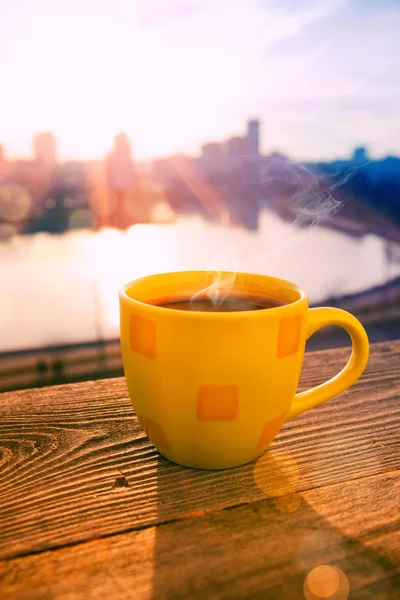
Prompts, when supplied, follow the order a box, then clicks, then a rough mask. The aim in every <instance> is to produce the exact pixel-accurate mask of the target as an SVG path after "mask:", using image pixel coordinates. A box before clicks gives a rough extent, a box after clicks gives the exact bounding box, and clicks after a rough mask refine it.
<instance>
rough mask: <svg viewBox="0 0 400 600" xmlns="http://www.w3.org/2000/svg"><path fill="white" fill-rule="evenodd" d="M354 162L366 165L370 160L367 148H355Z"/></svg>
mask: <svg viewBox="0 0 400 600" xmlns="http://www.w3.org/2000/svg"><path fill="white" fill-rule="evenodd" d="M352 162H353V163H355V164H356V165H365V164H366V163H367V162H369V156H368V152H367V149H366V148H362V147H360V148H355V150H354V152H353V157H352Z"/></svg>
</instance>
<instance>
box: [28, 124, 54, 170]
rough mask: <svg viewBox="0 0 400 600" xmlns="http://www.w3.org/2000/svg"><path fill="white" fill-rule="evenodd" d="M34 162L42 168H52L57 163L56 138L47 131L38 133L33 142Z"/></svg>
mask: <svg viewBox="0 0 400 600" xmlns="http://www.w3.org/2000/svg"><path fill="white" fill-rule="evenodd" d="M33 145H34V154H35V160H36V161H37V162H39V163H41V164H42V165H43V166H46V167H52V166H54V165H55V164H56V162H57V149H56V138H55V137H54V135H53V134H52V133H51V132H49V131H44V132H42V133H38V134H36V136H35V139H34V142H33Z"/></svg>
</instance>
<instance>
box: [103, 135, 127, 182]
mask: <svg viewBox="0 0 400 600" xmlns="http://www.w3.org/2000/svg"><path fill="white" fill-rule="evenodd" d="M107 171H108V183H109V185H110V187H111V188H112V189H113V190H115V191H117V192H124V191H126V190H127V189H128V188H129V186H130V185H131V183H132V181H133V178H134V163H133V160H132V156H131V145H130V142H129V138H128V136H127V135H126V133H119V134H118V135H117V136H115V138H114V148H113V150H112V152H111V153H110V154H109V155H108V157H107Z"/></svg>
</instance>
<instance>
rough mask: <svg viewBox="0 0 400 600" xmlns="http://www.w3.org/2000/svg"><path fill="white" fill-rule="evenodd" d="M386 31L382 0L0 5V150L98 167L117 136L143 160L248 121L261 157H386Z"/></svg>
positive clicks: (389, 136) (394, 144)
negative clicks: (45, 144) (258, 124)
mask: <svg viewBox="0 0 400 600" xmlns="http://www.w3.org/2000/svg"><path fill="white" fill-rule="evenodd" d="M399 30H400V3H399V2H397V1H395V0H325V1H324V2H323V3H321V2H318V1H317V0H298V1H297V2H294V1H293V0H281V1H278V0H249V1H248V2H246V3H243V2H242V1H240V0H201V1H200V0H169V1H168V2H165V1H164V0H137V2H136V3H135V2H133V1H132V0H115V2H114V3H112V5H110V4H109V3H108V2H106V1H105V0H96V1H95V0H80V2H79V3H78V2H77V0H75V1H72V2H71V1H68V0H53V1H50V0H35V1H30V2H28V1H27V0H3V2H2V8H1V20H0V53H1V55H2V56H3V57H4V58H5V60H4V61H3V68H2V83H3V86H2V87H3V94H2V98H1V101H0V108H1V110H0V144H3V145H4V148H5V152H6V155H7V157H9V158H10V159H14V158H29V157H30V156H31V155H32V138H33V136H34V134H35V133H36V132H38V131H43V130H50V131H52V132H54V134H55V135H56V138H57V142H58V155H59V158H60V160H61V161H65V160H71V159H72V160H98V159H100V158H103V157H104V156H105V155H106V154H107V153H108V152H109V151H110V149H111V147H112V140H113V137H114V136H115V134H116V133H118V132H119V131H126V132H127V134H128V135H129V137H130V139H131V142H132V148H133V154H134V156H135V157H136V158H137V159H138V160H148V159H151V158H155V157H162V156H168V155H171V154H177V153H181V152H184V153H188V154H196V153H198V150H199V147H200V145H201V144H202V143H204V142H207V141H210V140H215V141H219V140H223V139H226V138H228V137H230V136H232V135H240V134H241V133H242V132H244V130H245V127H246V121H247V119H248V118H252V117H256V118H260V120H261V121H262V126H263V127H262V146H261V150H262V152H264V153H267V154H269V153H270V152H272V151H280V152H283V153H284V154H286V155H287V156H290V157H291V158H293V159H295V160H303V161H313V160H332V159H336V158H347V157H349V156H351V154H352V151H353V149H354V148H355V147H357V146H360V145H361V146H365V147H367V148H368V150H369V152H370V155H371V157H374V158H375V157H382V156H386V155H398V154H400V69H399V68H398V67H399V64H398V63H399V60H398V57H399V55H400V39H399V36H398V33H397V32H398V31H399Z"/></svg>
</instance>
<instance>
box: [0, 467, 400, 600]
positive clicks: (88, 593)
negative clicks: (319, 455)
mask: <svg viewBox="0 0 400 600" xmlns="http://www.w3.org/2000/svg"><path fill="white" fill-rule="evenodd" d="M399 492H400V473H399V472H392V473H389V474H383V475H376V476H373V477H371V478H368V479H360V480H356V481H350V482H346V483H344V484H335V485H331V486H327V487H324V488H318V489H315V490H309V491H305V492H302V493H301V494H299V495H298V503H295V505H293V504H292V507H291V509H290V510H287V509H285V505H284V504H281V505H280V504H278V503H275V502H274V501H273V500H272V499H264V500H259V501H258V502H255V503H253V504H247V505H243V506H240V507H236V508H233V509H231V510H224V511H220V512H216V513H210V514H206V515H194V516H193V517H192V518H188V519H186V520H177V521H174V522H172V523H166V524H164V525H161V526H158V527H149V528H146V529H143V530H138V531H133V532H130V533H127V534H122V535H121V534H119V535H116V536H111V537H108V538H105V539H102V540H97V541H93V542H88V543H84V544H78V545H76V546H73V547H67V548H62V549H60V550H55V551H50V552H44V553H41V554H39V555H33V556H27V557H22V558H17V559H14V560H12V561H3V562H1V561H0V580H1V579H2V582H3V586H4V589H6V590H7V600H32V599H35V600H36V599H40V600H42V599H43V600H47V599H51V598H57V599H59V600H72V599H73V600H87V599H91V598H93V599H94V598H96V599H98V598H101V599H103V598H104V599H110V598H111V599H114V598H118V600H125V599H135V600H147V599H150V598H156V599H159V598H160V599H161V598H182V599H186V598H199V599H204V598H213V599H229V598H245V599H248V598H249V599H250V598H251V599H253V598H254V599H256V598H257V599H260V600H261V599H263V600H264V599H267V600H269V599H277V600H278V599H279V600H301V598H304V596H303V593H302V591H303V585H304V581H305V579H306V577H307V575H308V573H309V572H310V571H312V569H314V568H315V567H317V566H318V565H327V566H329V567H332V566H334V567H336V568H339V569H340V570H341V571H342V572H343V574H344V576H345V578H346V580H347V581H348V584H349V586H350V590H351V596H350V598H351V599H363V600H370V599H374V600H391V599H393V600H395V599H398V591H399V585H400V577H399V564H400V551H399V549H400V546H399V541H398V532H399V514H398V503H397V500H398V497H399ZM293 506H296V509H295V510H293ZM366 507H368V510H365V508H366ZM314 598H317V597H316V596H314ZM336 598H342V599H343V598H344V596H343V595H340V596H336Z"/></svg>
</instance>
